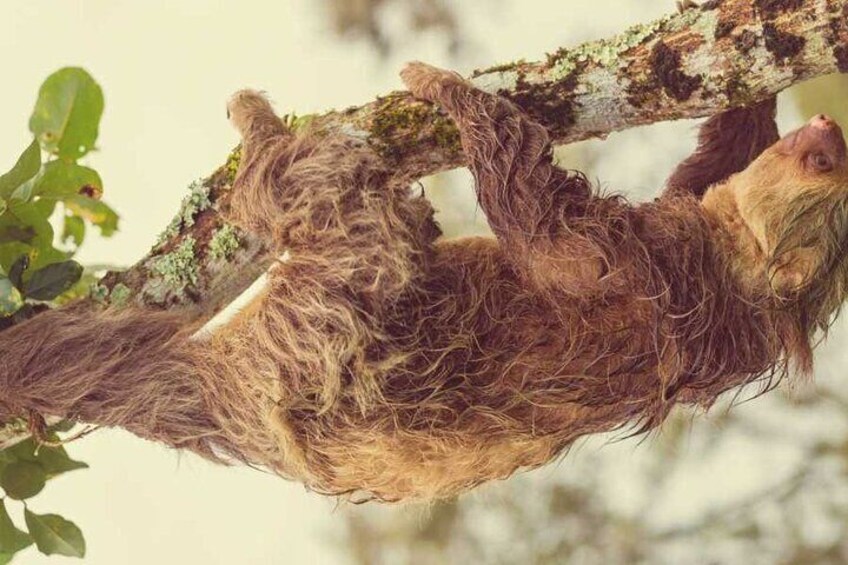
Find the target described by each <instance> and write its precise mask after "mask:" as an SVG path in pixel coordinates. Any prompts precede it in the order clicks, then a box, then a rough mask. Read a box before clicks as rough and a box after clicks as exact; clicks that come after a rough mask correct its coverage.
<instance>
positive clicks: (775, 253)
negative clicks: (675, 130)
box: [0, 63, 848, 501]
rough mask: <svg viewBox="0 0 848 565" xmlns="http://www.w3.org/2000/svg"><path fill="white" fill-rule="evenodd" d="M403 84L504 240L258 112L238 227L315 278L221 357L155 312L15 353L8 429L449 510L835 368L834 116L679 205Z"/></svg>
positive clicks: (277, 303)
mask: <svg viewBox="0 0 848 565" xmlns="http://www.w3.org/2000/svg"><path fill="white" fill-rule="evenodd" d="M402 76H403V79H404V81H405V83H406V85H407V87H408V88H409V89H410V90H411V91H412V93H413V94H414V95H415V96H416V97H419V98H421V99H423V100H427V101H430V102H433V103H436V104H438V105H439V106H440V107H441V108H443V109H444V110H445V111H446V112H447V113H448V114H449V115H450V116H451V118H453V120H455V122H456V125H457V126H458V128H459V131H460V134H461V137H462V146H463V149H464V151H465V155H466V158H467V163H468V166H469V167H470V168H471V171H472V172H473V174H474V177H475V180H476V190H477V196H478V198H479V202H480V206H481V207H482V209H483V210H484V211H485V213H486V217H487V218H488V221H489V224H490V225H491V227H492V231H493V232H494V234H495V237H494V238H485V237H475V238H464V239H457V240H449V241H446V240H441V239H439V228H438V226H437V225H436V223H435V222H434V220H433V212H432V209H431V207H430V205H429V203H428V202H427V201H426V200H425V199H424V198H423V197H421V196H417V195H414V194H413V193H412V192H411V191H410V183H411V181H412V180H414V179H411V178H408V177H404V176H402V174H399V173H397V172H396V171H392V170H389V169H387V168H386V167H385V166H384V165H382V163H381V162H380V160H379V159H378V158H377V157H376V156H375V154H374V153H373V152H372V150H371V149H369V147H368V146H367V145H366V144H363V143H361V142H358V141H356V140H353V139H350V138H346V137H341V136H329V137H328V136H318V135H315V134H310V133H308V132H307V133H302V134H298V135H295V134H293V133H291V132H290V131H288V130H287V129H286V127H285V125H284V124H283V123H282V122H281V121H280V120H279V119H278V118H277V116H276V115H275V114H274V112H273V111H272V109H271V106H270V105H269V103H268V102H267V100H266V99H265V98H263V97H262V96H261V95H259V94H257V93H255V92H252V91H242V92H239V93H238V94H236V95H235V96H234V97H233V98H232V100H231V102H230V105H229V112H230V116H231V119H232V121H233V123H234V124H235V126H236V127H237V128H238V130H239V131H240V132H241V134H242V136H243V149H244V155H243V159H242V162H241V167H240V170H239V172H238V176H237V178H236V181H235V184H234V186H233V191H234V194H233V199H232V209H231V210H230V212H229V214H230V219H231V220H233V221H234V222H236V223H237V224H238V225H240V226H242V227H243V228H245V229H247V230H252V231H253V232H255V233H257V234H259V235H260V236H262V237H264V238H265V239H266V240H267V241H268V242H270V244H271V245H273V247H274V249H275V250H276V251H278V252H280V253H282V252H283V251H284V250H288V251H289V252H290V254H291V257H290V260H288V261H286V262H281V263H279V264H277V265H275V266H274V267H273V268H272V270H271V272H270V283H269V285H268V288H267V289H266V290H265V291H264V293H263V294H262V296H261V297H260V298H259V299H257V301H256V302H255V303H254V304H253V305H252V306H251V307H250V308H248V309H246V310H245V311H244V312H243V313H242V314H241V315H239V316H237V317H236V318H235V320H233V321H232V322H231V323H229V324H228V325H227V326H226V327H225V328H224V329H223V330H221V331H219V332H218V333H217V334H216V335H214V336H213V337H212V338H210V339H209V340H207V341H197V340H190V339H189V337H190V329H189V328H186V327H185V326H186V324H185V323H184V322H183V321H182V320H181V318H180V316H179V315H178V314H173V313H167V312H145V311H138V310H134V309H123V310H110V311H106V312H103V313H98V314H92V313H81V312H78V311H75V310H74V309H62V310H56V311H52V312H48V313H45V314H42V315H39V316H36V317H35V318H34V319H32V320H30V321H28V322H25V323H23V324H21V325H18V326H15V327H13V328H11V329H10V330H8V331H4V332H2V333H0V372H2V375H0V387H1V388H0V394H2V396H0V398H2V400H3V403H4V404H6V405H7V406H6V409H7V410H8V411H10V412H11V413H15V412H16V410H17V412H18V413H21V412H26V410H37V411H38V412H40V413H43V414H48V415H55V416H60V417H68V418H73V419H76V420H79V421H85V422H93V423H98V424H102V425H107V426H121V427H123V428H126V429H128V430H130V431H131V432H133V433H135V434H137V435H139V436H142V437H146V438H151V439H155V440H159V441H162V442H165V443H167V444H169V445H171V446H174V447H178V448H186V449H190V450H192V451H194V452H197V453H199V454H201V455H204V456H206V457H208V458H211V459H218V460H226V461H231V460H233V459H235V460H240V461H244V462H247V463H250V464H254V465H260V466H263V467H267V468H269V469H271V470H273V471H274V472H276V473H278V474H280V475H282V476H284V477H288V478H291V479H295V480H298V481H302V482H303V483H304V484H306V485H307V486H308V487H309V488H311V489H313V490H315V491H319V492H322V493H327V494H334V495H342V494H346V495H350V496H353V497H355V498H357V499H361V498H376V499H379V500H384V501H400V500H431V499H436V498H442V497H448V496H453V495H456V494H458V493H460V492H463V491H465V490H467V489H470V488H471V487H473V486H475V485H477V484H479V483H482V482H485V481H488V480H491V479H499V478H504V477H507V476H509V475H510V474H512V473H513V472H515V471H516V470H519V469H526V468H532V467H537V466H540V465H543V464H544V463H546V462H548V461H550V460H552V459H553V458H555V457H557V456H558V455H560V454H561V453H563V452H564V450H566V449H567V448H568V446H569V445H571V444H572V443H573V442H574V440H575V439H577V438H578V437H580V436H584V435H586V434H592V433H597V432H605V431H609V430H614V429H617V428H621V427H622V426H626V425H631V426H635V427H634V428H633V429H634V431H636V432H643V431H647V430H650V429H652V428H654V427H656V426H658V425H659V424H660V423H661V422H662V421H663V419H664V418H665V417H666V416H667V415H668V413H669V411H670V410H671V408H672V407H673V406H674V405H675V404H681V403H682V404H693V405H700V406H704V407H706V406H709V405H710V404H711V403H712V402H713V401H714V400H715V399H716V397H717V396H719V395H720V394H721V393H723V392H725V391H727V390H729V389H733V388H736V387H739V386H741V385H745V384H748V383H753V382H757V383H759V385H760V386H761V387H768V386H770V385H772V384H773V383H774V382H776V381H777V380H778V379H779V378H780V377H781V376H783V375H784V374H786V373H787V371H788V370H789V367H790V365H794V366H795V367H797V369H798V371H799V372H801V373H809V372H810V370H811V368H812V351H811V348H812V346H811V342H812V340H813V338H814V337H815V334H816V333H817V332H819V331H823V330H826V329H827V327H828V325H829V323H830V322H831V320H832V318H833V316H834V315H835V313H836V312H837V310H838V309H839V306H840V305H841V303H842V301H843V298H844V297H845V295H846V284H848V262H846V258H845V253H844V251H845V246H846V242H848V239H846V238H848V162H846V148H845V143H844V141H843V138H842V133H841V131H840V129H839V127H838V126H837V125H836V124H835V123H834V122H833V121H832V120H830V119H829V118H828V117H826V116H816V117H815V118H813V119H812V120H811V121H810V122H809V123H808V124H807V125H805V126H803V127H801V128H800V129H798V130H796V131H795V132H793V133H791V134H789V135H787V136H786V137H784V138H783V139H780V140H778V135H777V130H776V127H775V125H774V121H773V117H774V100H773V99H771V100H768V101H765V102H762V103H760V104H758V105H755V106H752V107H750V108H746V109H735V110H730V111H728V112H725V113H723V114H721V115H718V116H716V117H714V118H712V119H710V120H708V121H707V122H706V124H705V125H704V126H703V127H702V129H701V134H700V140H699V142H700V143H699V146H698V149H697V151H696V152H695V154H694V155H692V156H691V157H689V158H688V159H687V160H686V161H684V162H683V163H682V164H681V165H680V166H679V167H678V168H677V170H676V171H675V172H674V174H673V175H672V176H671V179H670V180H669V183H668V187H667V189H666V191H665V192H664V193H663V195H662V196H661V197H660V198H658V199H657V200H655V201H653V202H649V203H642V204H630V203H628V202H626V201H625V200H624V199H623V198H621V197H618V196H603V195H600V194H599V193H598V192H597V191H596V190H594V189H593V187H592V186H591V185H590V184H589V183H588V182H587V180H586V178H585V177H584V176H583V175H581V174H580V173H575V172H569V171H566V170H563V169H560V168H557V167H556V166H554V165H553V164H552V158H551V149H550V143H549V138H548V134H547V132H546V131H545V129H544V128H543V127H542V126H541V125H539V124H537V123H534V122H533V121H532V120H530V119H529V118H528V117H527V116H526V115H524V114H523V113H522V112H521V111H520V110H519V109H517V108H516V107H515V106H514V105H512V104H511V103H510V102H508V101H507V100H505V99H503V98H500V97H498V96H494V95H490V94H486V93H484V92H482V91H480V90H478V89H476V88H474V87H473V86H471V85H470V84H469V83H467V82H465V81H464V80H463V79H461V78H460V77H459V76H458V75H456V74H454V73H451V72H446V71H442V70H439V69H435V68H432V67H429V66H427V65H424V64H421V63H413V64H411V65H409V66H408V67H407V68H406V69H405V70H404V71H403V73H402Z"/></svg>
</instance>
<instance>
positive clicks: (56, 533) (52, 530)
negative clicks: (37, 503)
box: [24, 508, 85, 557]
mask: <svg viewBox="0 0 848 565" xmlns="http://www.w3.org/2000/svg"><path fill="white" fill-rule="evenodd" d="M24 519H25V520H26V524H27V529H29V533H30V535H31V536H32V538H33V539H34V540H35V545H36V547H38V551H40V552H41V553H43V554H45V555H57V554H58V555H67V556H68V557H84V556H85V539H84V538H83V537H82V532H81V531H80V529H79V528H78V527H77V525H76V524H74V523H73V522H71V521H69V520H66V519H65V518H62V517H61V516H59V515H57V514H36V513H34V512H32V511H31V510H30V509H29V508H27V509H25V510H24Z"/></svg>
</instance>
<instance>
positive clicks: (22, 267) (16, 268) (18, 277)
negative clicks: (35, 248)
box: [9, 254, 29, 290]
mask: <svg viewBox="0 0 848 565" xmlns="http://www.w3.org/2000/svg"><path fill="white" fill-rule="evenodd" d="M27 267H29V255H27V254H23V255H21V256H20V257H18V258H17V259H16V260H15V262H14V263H12V268H11V269H9V280H10V281H12V284H13V285H15V288H17V289H18V290H20V289H21V287H22V285H23V276H24V271H26V270H27Z"/></svg>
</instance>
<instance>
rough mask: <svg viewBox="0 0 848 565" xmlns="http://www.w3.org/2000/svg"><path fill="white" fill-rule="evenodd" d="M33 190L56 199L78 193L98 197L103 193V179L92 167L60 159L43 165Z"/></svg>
mask: <svg viewBox="0 0 848 565" xmlns="http://www.w3.org/2000/svg"><path fill="white" fill-rule="evenodd" d="M33 192H34V194H36V195H37V196H44V197H45V198H56V199H58V200H63V199H65V198H67V197H69V196H76V195H78V194H84V195H86V196H95V197H97V198H99V197H100V195H101V194H102V193H103V180H102V179H101V178H100V175H99V174H98V173H97V171H95V170H94V169H90V168H88V167H83V166H82V165H77V164H76V163H68V162H66V161H61V160H56V161H50V162H49V163H47V164H46V165H45V166H44V172H43V173H42V175H41V176H40V177H39V178H38V181H37V182H36V183H35V187H34V190H33Z"/></svg>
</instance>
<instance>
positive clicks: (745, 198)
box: [728, 114, 848, 329]
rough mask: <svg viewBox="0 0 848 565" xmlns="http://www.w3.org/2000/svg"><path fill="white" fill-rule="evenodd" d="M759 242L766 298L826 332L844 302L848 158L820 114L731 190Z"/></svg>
mask: <svg viewBox="0 0 848 565" xmlns="http://www.w3.org/2000/svg"><path fill="white" fill-rule="evenodd" d="M728 188H729V189H730V190H731V191H732V195H733V198H734V200H735V202H736V206H737V208H738V210H739V215H740V216H741V220H742V221H743V222H744V224H745V226H747V228H748V229H749V230H750V233H751V234H753V238H754V239H755V240H756V246H757V248H758V249H757V255H758V257H759V258H760V259H759V260H760V262H761V265H760V266H761V267H762V269H759V270H760V272H761V273H764V274H765V279H766V280H765V281H763V283H764V284H767V285H768V286H767V290H768V291H769V292H771V293H773V295H774V296H775V297H776V298H778V299H779V300H781V301H785V302H786V303H787V304H794V305H795V306H800V307H802V309H803V310H804V311H805V312H807V313H808V315H809V316H810V317H811V318H812V319H810V320H809V323H810V326H811V327H810V329H814V327H815V326H822V325H826V323H827V321H828V320H829V319H830V317H831V315H832V314H833V313H834V312H835V311H836V310H837V309H838V308H839V305H840V304H841V303H842V301H843V300H844V298H845V297H846V294H848V158H847V157H846V146H845V141H844V139H843V137H842V130H841V129H840V128H839V126H838V125H837V124H836V122H835V121H833V120H832V119H831V118H829V117H828V116H825V115H823V114H820V115H818V116H815V117H814V118H813V119H811V120H810V121H809V122H808V123H807V124H806V125H804V126H803V127H801V128H799V129H797V130H795V131H793V132H791V133H789V134H788V135H786V136H785V137H784V138H783V139H781V140H780V141H778V142H777V143H775V144H774V145H772V146H771V147H770V148H768V149H767V150H766V151H764V152H763V154H762V155H760V157H758V158H757V160H755V161H754V162H753V163H751V164H750V165H749V166H748V168H746V169H745V170H744V171H742V172H741V173H739V174H737V175H735V176H734V177H732V178H731V179H730V181H729V182H728Z"/></svg>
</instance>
